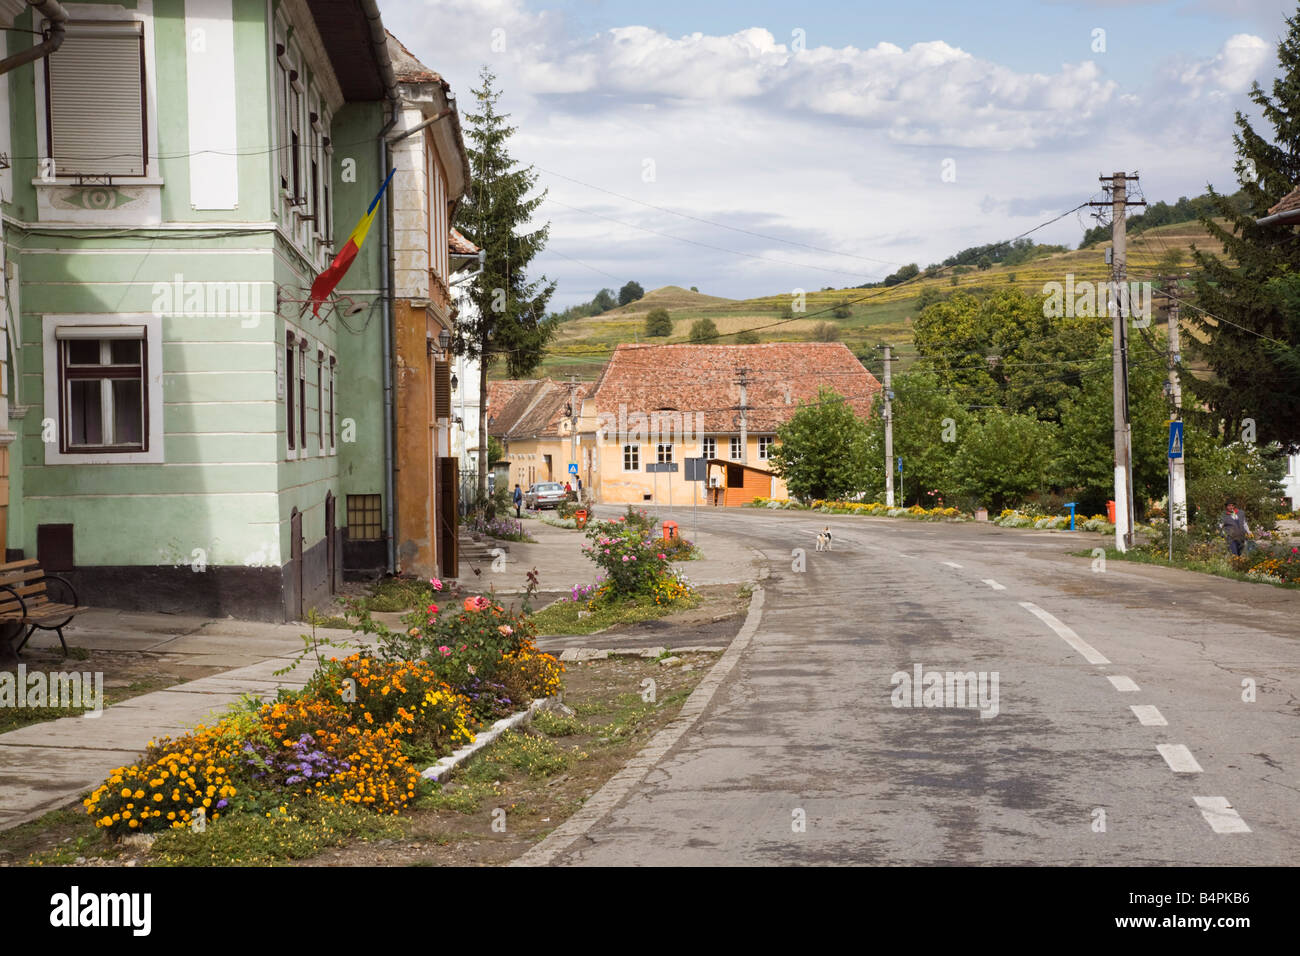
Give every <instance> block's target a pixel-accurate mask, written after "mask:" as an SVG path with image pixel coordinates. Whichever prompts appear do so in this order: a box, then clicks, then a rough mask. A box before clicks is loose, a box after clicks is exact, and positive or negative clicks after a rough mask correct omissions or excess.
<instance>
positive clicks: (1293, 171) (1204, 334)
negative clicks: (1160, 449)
mask: <svg viewBox="0 0 1300 956" xmlns="http://www.w3.org/2000/svg"><path fill="white" fill-rule="evenodd" d="M1286 22H1287V27H1288V29H1287V33H1286V35H1285V36H1284V37H1283V39H1282V40H1281V42H1280V43H1279V44H1278V65H1279V67H1280V70H1279V76H1278V78H1277V79H1276V80H1275V81H1274V82H1273V88H1272V94H1271V95H1270V94H1269V93H1267V92H1265V91H1264V90H1263V89H1262V88H1261V87H1260V85H1259V84H1258V83H1256V84H1254V86H1253V87H1252V88H1251V91H1250V98H1251V100H1252V101H1253V102H1254V103H1255V105H1256V106H1258V107H1259V109H1260V112H1261V114H1262V115H1263V117H1264V120H1265V121H1266V122H1267V123H1268V124H1269V125H1270V126H1271V127H1272V137H1271V139H1270V138H1266V137H1265V136H1262V135H1260V134H1259V133H1257V132H1256V131H1255V130H1254V129H1253V128H1252V127H1251V125H1250V122H1249V121H1248V120H1247V118H1246V117H1245V116H1244V115H1243V114H1242V113H1240V112H1238V113H1237V114H1236V125H1237V132H1236V133H1235V134H1234V136H1233V143H1234V144H1235V145H1236V148H1237V156H1238V159H1237V163H1236V173H1237V177H1238V179H1239V180H1240V182H1241V186H1242V189H1241V193H1240V194H1239V196H1240V198H1242V199H1244V203H1236V202H1233V201H1232V199H1233V198H1234V197H1228V196H1223V195H1220V194H1218V193H1216V192H1215V191H1214V190H1213V189H1211V190H1210V195H1211V196H1212V197H1213V200H1214V205H1215V213H1214V214H1215V216H1218V217H1220V218H1222V219H1225V220H1226V221H1227V228H1224V227H1223V226H1221V225H1220V224H1219V223H1217V222H1215V221H1214V220H1213V219H1211V218H1209V217H1205V218H1202V220H1201V222H1202V223H1203V224H1204V225H1205V227H1206V228H1207V229H1208V230H1209V232H1210V235H1211V236H1212V237H1213V238H1215V239H1217V240H1218V241H1219V242H1220V243H1222V244H1223V252H1224V254H1225V258H1220V257H1219V256H1217V255H1215V254H1213V253H1210V252H1206V251H1203V250H1196V251H1195V252H1194V257H1195V260H1196V264H1197V266H1198V267H1199V271H1198V272H1197V273H1196V275H1195V276H1194V284H1195V291H1196V298H1195V301H1194V303H1192V304H1191V305H1189V306H1188V307H1187V308H1185V309H1184V310H1183V317H1184V319H1185V321H1186V322H1187V323H1188V324H1189V326H1190V327H1191V328H1192V329H1193V330H1194V332H1195V334H1193V335H1191V336H1187V337H1185V338H1184V342H1186V343H1187V348H1188V351H1189V352H1190V354H1191V355H1193V356H1195V357H1197V358H1200V359H1202V360H1203V361H1204V362H1205V363H1206V364H1208V365H1209V367H1210V368H1211V369H1212V370H1213V372H1214V375H1213V377H1212V378H1209V379H1200V378H1197V377H1194V376H1191V375H1184V376H1183V377H1182V380H1183V385H1184V387H1185V388H1186V389H1188V390H1189V391H1190V392H1191V393H1192V395H1193V397H1194V398H1195V399H1197V400H1198V401H1199V403H1201V404H1203V405H1204V406H1205V407H1206V408H1207V409H1208V410H1209V416H1208V417H1209V418H1210V422H1209V423H1208V424H1209V425H1210V427H1211V428H1213V429H1215V430H1217V429H1218V428H1220V427H1221V428H1222V432H1221V434H1222V438H1223V440H1224V441H1225V442H1232V441H1235V440H1237V439H1239V438H1240V437H1241V436H1242V431H1243V423H1245V421H1246V420H1247V419H1249V420H1251V421H1253V423H1254V436H1253V437H1254V439H1255V440H1257V441H1259V442H1260V443H1263V444H1267V443H1269V442H1272V441H1279V442H1281V443H1282V444H1283V445H1288V446H1291V447H1292V448H1294V447H1297V446H1300V415H1297V414H1296V409H1297V408H1300V353H1297V351H1296V345H1297V342H1300V308H1297V302H1298V301H1300V299H1298V297H1297V296H1295V295H1294V290H1295V289H1296V287H1297V279H1298V278H1300V237H1298V236H1297V234H1296V231H1295V227H1294V226H1290V225H1277V224H1271V225H1259V224H1258V222H1257V220H1259V219H1263V218H1265V217H1267V216H1268V215H1269V213H1268V210H1269V208H1270V207H1272V206H1274V205H1276V204H1277V202H1278V201H1279V200H1281V199H1282V197H1283V196H1285V195H1287V194H1288V193H1289V192H1291V190H1292V189H1294V188H1295V187H1296V186H1297V185H1300V14H1297V15H1296V16H1293V17H1290V18H1288V19H1287V21H1286ZM1243 206H1244V208H1242V207H1243ZM1202 310H1204V311H1202ZM1207 313H1208V314H1207ZM1216 316H1217V317H1218V318H1217V319H1216V318H1214V317H1216ZM1187 404H1188V406H1189V408H1191V407H1192V406H1193V405H1194V404H1195V403H1187ZM1245 430H1246V431H1249V430H1250V429H1249V426H1248V425H1247V426H1245Z"/></svg>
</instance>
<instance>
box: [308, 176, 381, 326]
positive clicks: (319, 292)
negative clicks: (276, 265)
mask: <svg viewBox="0 0 1300 956" xmlns="http://www.w3.org/2000/svg"><path fill="white" fill-rule="evenodd" d="M395 172H397V170H396V169H390V170H389V171H388V178H387V179H385V180H384V184H383V185H382V186H380V187H379V192H377V193H375V198H374V199H372V200H370V205H369V206H368V207H367V208H366V214H365V215H364V216H362V217H361V221H360V222H359V223H357V227H356V228H355V229H353V230H352V235H350V236H348V241H347V242H346V243H344V244H343V248H342V249H340V250H339V251H338V255H336V256H335V257H334V261H333V262H331V263H330V264H329V266H328V267H327V268H326V269H325V271H324V272H322V273H321V274H320V275H318V276H317V277H316V281H315V282H313V283H312V284H311V314H312V315H316V314H317V313H319V312H320V307H321V303H322V302H324V301H325V300H326V299H328V298H329V295H330V293H331V292H333V291H334V287H335V286H336V285H338V284H339V282H340V281H341V280H342V279H343V276H344V275H346V274H347V271H348V269H349V268H351V266H352V260H353V259H355V258H356V257H357V253H358V252H360V251H361V243H363V242H365V241H366V233H368V232H369V231H370V224H371V223H372V222H374V221H375V213H376V212H377V211H378V210H379V200H380V199H381V198H383V195H384V190H385V189H387V188H388V184H389V182H390V181H391V180H392V178H393V173H395Z"/></svg>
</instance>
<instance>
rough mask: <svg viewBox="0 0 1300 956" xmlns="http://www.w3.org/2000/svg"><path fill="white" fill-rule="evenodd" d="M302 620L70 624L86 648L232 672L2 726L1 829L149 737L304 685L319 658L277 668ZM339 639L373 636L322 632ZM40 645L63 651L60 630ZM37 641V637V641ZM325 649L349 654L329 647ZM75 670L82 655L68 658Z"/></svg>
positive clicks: (119, 616) (116, 618) (94, 780)
mask: <svg viewBox="0 0 1300 956" xmlns="http://www.w3.org/2000/svg"><path fill="white" fill-rule="evenodd" d="M305 631H307V628H306V627H305V626H304V625H302V624H299V623H290V624H264V623H260V622H256V621H236V620H232V619H228V620H221V621H214V620H210V619H208V618H196V617H181V616H178V615H171V614H149V613H142V612H127V611H113V610H99V609H96V610H91V611H87V612H85V613H83V614H81V615H79V616H78V618H77V620H76V622H75V623H74V624H73V625H71V626H69V627H68V628H67V637H68V643H69V644H70V645H71V646H74V647H84V648H88V649H95V648H104V649H109V650H112V649H124V650H135V651H146V652H151V653H155V654H158V655H159V659H160V661H167V662H169V663H173V664H180V665H182V666H184V665H186V664H189V665H197V666H205V667H213V666H217V667H229V668H230V669H229V670H226V671H223V672H222V673H219V674H214V675H212V676H209V677H202V678H199V679H198V680H192V681H188V682H186V683H182V684H176V685H174V686H172V687H169V688H167V689H166V690H159V691H154V692H152V693H149V694H141V695H140V696H138V697H132V698H130V699H128V700H124V701H122V702H121V703H118V704H113V705H112V706H110V707H107V708H105V709H104V710H103V711H102V712H101V713H100V715H99V716H98V717H63V718H61V719H59V720H51V721H44V722H42V723H38V724H31V725H29V726H27V727H21V728H19V729H18V730H12V731H10V732H9V733H6V734H0V830H4V829H7V828H9V827H12V826H17V825H18V824H20V823H25V822H27V821H28V820H34V819H36V818H37V817H40V816H42V815H43V814H45V813H47V812H49V811H50V810H55V809H58V808H59V807H62V806H66V805H67V804H68V803H70V802H71V801H73V800H75V799H76V798H77V797H79V796H80V795H81V794H83V793H85V792H86V791H88V790H91V789H93V788H95V787H97V786H99V784H100V783H102V782H103V780H104V778H105V777H106V776H108V774H109V773H110V772H111V771H113V770H115V769H116V768H118V767H121V766H123V765H126V764H130V763H131V762H132V761H134V760H135V759H136V757H137V756H138V755H139V754H140V752H141V751H142V750H144V748H145V746H146V745H147V744H148V743H149V741H151V740H157V739H159V738H160V737H167V736H170V737H175V736H179V735H180V734H183V733H185V732H186V731H187V730H189V729H190V728H192V727H193V726H194V725H195V724H198V723H205V722H211V721H213V720H214V719H215V718H216V717H217V716H219V715H220V714H221V712H222V711H224V710H225V709H226V708H227V707H228V706H229V705H230V704H232V703H234V702H236V701H237V700H239V698H240V697H242V696H243V695H245V694H252V695H254V696H256V697H258V698H268V697H273V696H274V695H275V693H276V691H277V690H279V688H281V687H301V686H302V685H303V684H304V683H306V681H307V678H308V677H309V676H310V675H311V673H312V671H313V670H315V662H314V660H313V659H311V658H307V659H304V660H303V662H302V663H301V664H299V665H298V667H297V668H295V669H294V670H292V671H290V672H289V673H287V674H284V675H282V676H278V677H277V676H276V675H275V674H274V673H273V672H274V671H277V670H280V669H281V668H284V667H286V666H288V665H289V664H290V663H292V661H293V659H294V658H296V657H297V655H298V654H299V653H300V652H301V651H302V648H303V642H302V639H301V637H300V635H301V634H303V633H304V632H305ZM319 633H320V635H321V636H325V637H331V638H333V639H335V640H342V639H345V638H346V639H350V640H354V641H357V642H362V641H365V640H368V639H364V638H362V637H361V636H360V635H350V634H348V632H346V631H322V632H319ZM32 645H35V646H37V647H44V648H49V649H52V650H57V648H58V638H57V637H53V636H52V635H42V638H33V639H32ZM29 646H30V645H29ZM322 653H324V654H325V656H342V653H343V652H340V651H338V650H335V649H332V648H324V649H323V651H322ZM63 666H64V667H65V668H66V669H67V670H77V669H78V662H77V661H76V660H69V661H68V663H67V664H66V665H63Z"/></svg>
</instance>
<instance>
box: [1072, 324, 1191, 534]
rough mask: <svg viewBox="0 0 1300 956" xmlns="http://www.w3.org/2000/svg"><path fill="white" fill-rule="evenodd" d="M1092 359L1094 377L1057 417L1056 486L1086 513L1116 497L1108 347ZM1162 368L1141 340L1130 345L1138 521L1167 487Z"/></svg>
mask: <svg viewBox="0 0 1300 956" xmlns="http://www.w3.org/2000/svg"><path fill="white" fill-rule="evenodd" d="M1096 359H1097V361H1096V363H1095V367H1096V371H1095V373H1093V374H1090V375H1086V376H1084V379H1083V382H1082V383H1081V385H1080V386H1079V388H1078V390H1077V391H1076V392H1075V394H1074V396H1073V397H1072V398H1071V399H1070V401H1069V402H1067V403H1066V405H1065V406H1064V409H1063V412H1062V415H1061V461H1060V469H1059V478H1060V482H1061V485H1062V487H1064V488H1066V489H1068V490H1069V493H1070V494H1071V495H1073V496H1074V497H1075V500H1077V501H1078V502H1079V508H1080V511H1081V512H1086V513H1088V514H1102V513H1104V511H1105V506H1106V502H1107V501H1108V500H1111V499H1113V498H1114V497H1115V432H1114V428H1115V425H1114V393H1113V390H1112V388H1111V381H1112V375H1111V369H1112V366H1111V352H1110V347H1109V345H1105V344H1103V345H1101V346H1099V347H1098V348H1097V351H1096ZM1164 364H1165V363H1164V356H1163V353H1161V352H1158V351H1153V350H1152V349H1151V348H1150V347H1148V346H1147V344H1146V343H1145V342H1144V341H1143V340H1142V339H1140V338H1138V339H1136V340H1135V341H1134V342H1133V350H1132V352H1131V356H1130V362H1129V378H1128V389H1129V426H1130V428H1131V430H1132V434H1133V499H1134V507H1135V510H1136V512H1137V515H1138V516H1139V517H1141V516H1142V515H1143V514H1144V513H1145V511H1146V502H1147V501H1148V500H1155V499H1160V498H1163V497H1164V496H1165V494H1166V490H1167V486H1168V464H1167V461H1168V459H1167V454H1168V448H1169V444H1168V441H1169V427H1168V425H1167V424H1166V422H1167V421H1168V420H1169V414H1170V406H1169V400H1168V399H1167V398H1166V397H1165V392H1164V383H1165V371H1164ZM1190 427H1191V426H1190V423H1189V428H1190ZM1191 440H1192V439H1191V436H1190V434H1189V436H1188V441H1191ZM1188 460H1189V462H1190V460H1191V451H1190V449H1189V450H1188Z"/></svg>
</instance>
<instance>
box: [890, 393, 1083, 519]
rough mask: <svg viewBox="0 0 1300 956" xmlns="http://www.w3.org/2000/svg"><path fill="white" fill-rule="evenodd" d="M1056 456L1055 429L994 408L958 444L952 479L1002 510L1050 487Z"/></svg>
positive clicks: (962, 488)
mask: <svg viewBox="0 0 1300 956" xmlns="http://www.w3.org/2000/svg"><path fill="white" fill-rule="evenodd" d="M1056 457H1057V426H1056V425H1054V424H1052V423H1051V422H1040V421H1039V420H1038V419H1036V418H1034V417H1032V416H1030V415H1019V414H1016V413H1015V412H1004V411H1001V410H1000V409H989V410H988V411H987V412H986V413H985V415H984V418H983V420H982V421H979V420H977V421H974V422H972V423H971V424H970V425H969V426H968V427H967V428H966V431H965V434H964V435H963V436H962V438H961V441H960V442H959V443H958V446H957V451H956V454H955V455H954V456H953V462H952V468H953V477H954V479H955V481H956V483H957V485H958V487H960V488H961V490H962V492H963V493H965V494H968V495H973V496H974V497H975V498H977V499H979V501H980V502H981V503H982V504H985V505H987V506H989V507H990V508H994V509H999V510H1000V509H1002V508H1004V507H1006V506H1007V505H1008V504H1015V503H1018V502H1020V501H1022V500H1023V499H1024V498H1025V496H1027V495H1029V494H1031V493H1033V492H1041V491H1045V490H1047V489H1048V488H1049V487H1051V485H1052V479H1053V477H1054V466H1055V462H1056ZM904 469H905V470H906V463H904Z"/></svg>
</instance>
